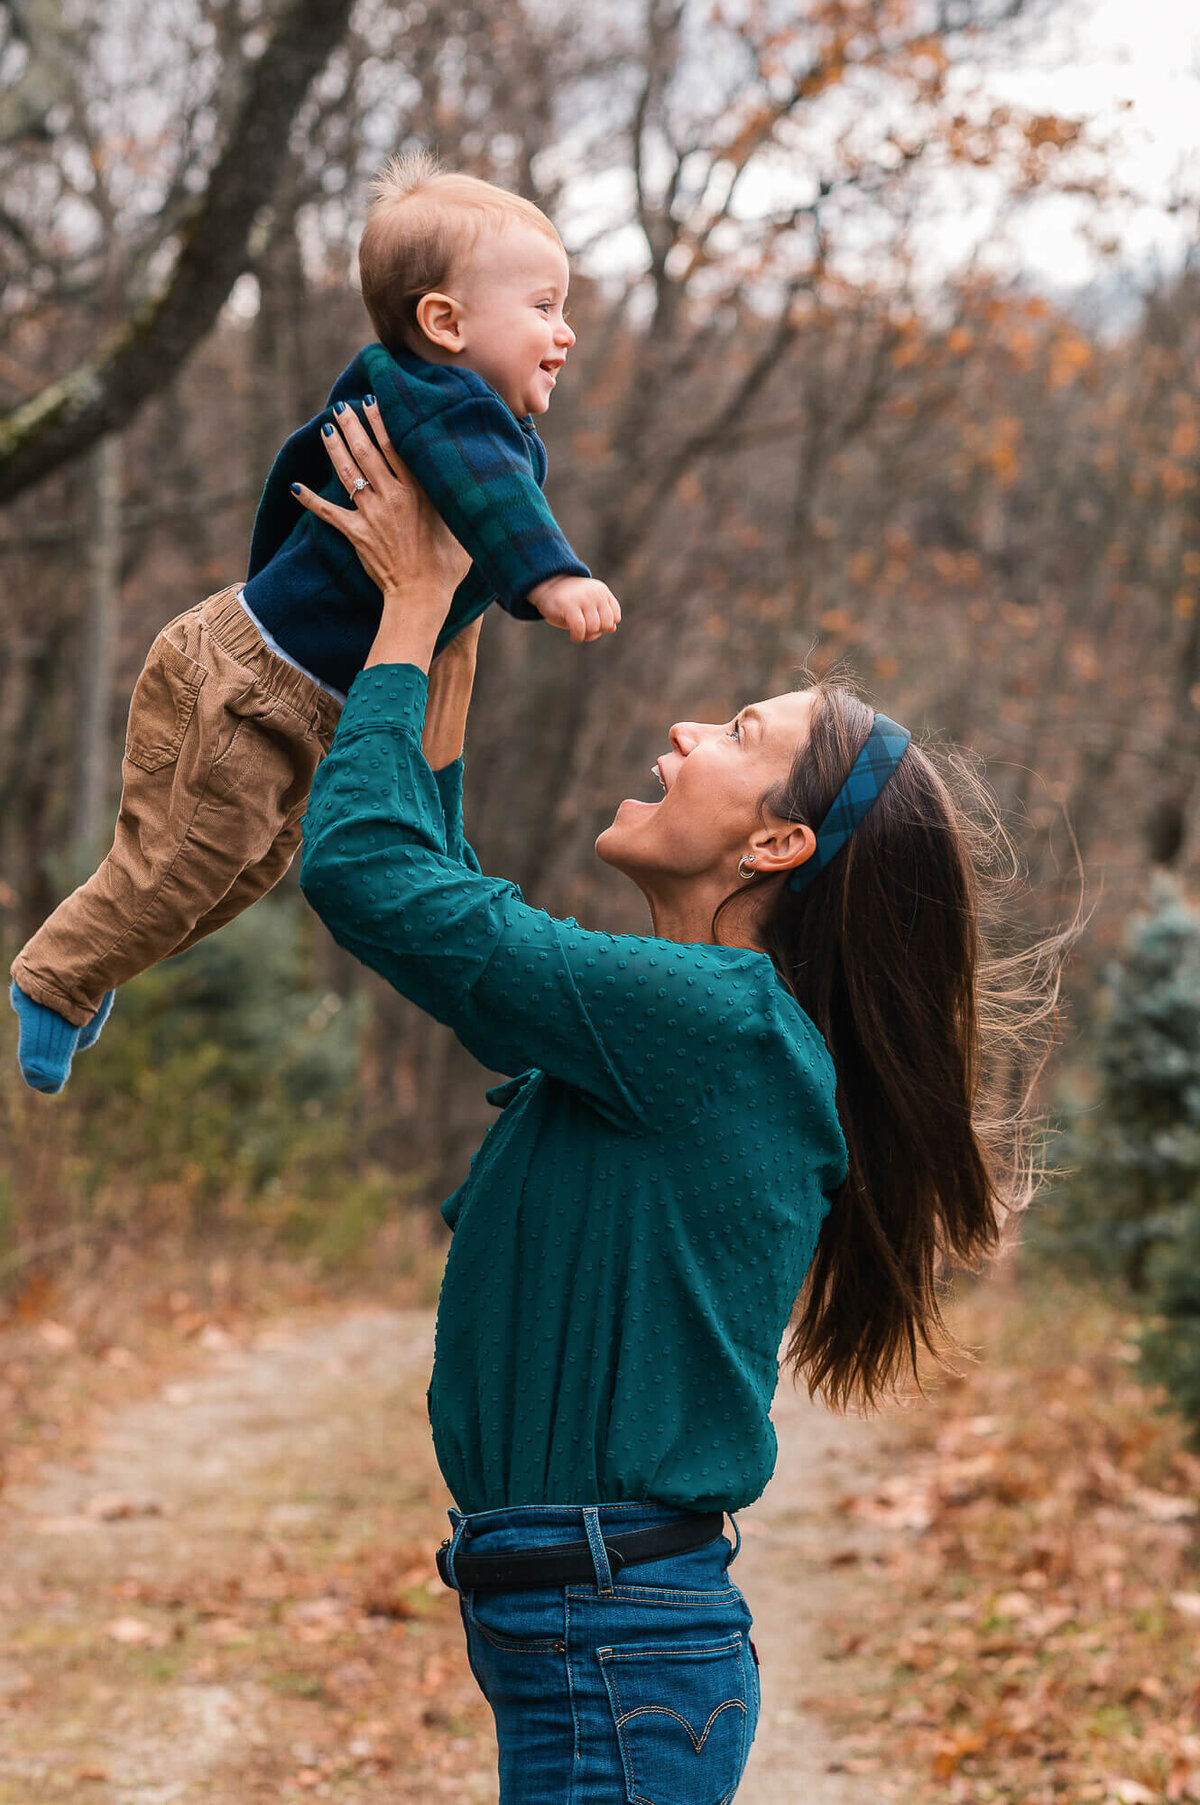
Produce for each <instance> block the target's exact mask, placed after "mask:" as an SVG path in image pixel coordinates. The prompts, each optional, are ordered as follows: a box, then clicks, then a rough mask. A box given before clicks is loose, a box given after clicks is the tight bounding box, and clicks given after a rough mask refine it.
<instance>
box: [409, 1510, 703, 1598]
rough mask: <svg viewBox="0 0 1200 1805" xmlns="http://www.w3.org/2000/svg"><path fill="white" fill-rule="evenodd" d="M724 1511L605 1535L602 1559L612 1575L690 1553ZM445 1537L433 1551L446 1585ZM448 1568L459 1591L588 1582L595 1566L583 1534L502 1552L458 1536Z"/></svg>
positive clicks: (593, 1579) (593, 1576)
mask: <svg viewBox="0 0 1200 1805" xmlns="http://www.w3.org/2000/svg"><path fill="white" fill-rule="evenodd" d="M724 1523H725V1513H724V1512H723V1511H719V1510H713V1511H707V1512H706V1513H705V1514H704V1515H703V1516H701V1515H699V1514H697V1513H694V1512H693V1513H689V1515H688V1516H686V1517H681V1518H680V1519H679V1521H678V1522H675V1523H656V1524H655V1525H654V1527H653V1528H652V1529H631V1530H628V1531H627V1532H626V1534H624V1535H615V1536H605V1537H604V1546H605V1548H606V1549H607V1550H608V1564H609V1567H610V1568H611V1570H612V1576H613V1578H614V1579H615V1578H616V1577H617V1574H618V1573H619V1572H620V1571H621V1569H622V1567H632V1566H634V1565H635V1564H636V1563H637V1562H638V1561H652V1560H657V1559H658V1557H659V1556H660V1555H664V1554H690V1553H691V1552H692V1550H693V1549H694V1548H703V1547H704V1545H705V1544H706V1543H707V1542H711V1541H713V1540H714V1539H715V1538H716V1537H717V1536H719V1535H720V1533H721V1530H722V1528H723V1526H724ZM449 1546H450V1538H449V1537H447V1539H446V1540H445V1541H444V1542H443V1543H442V1545H441V1547H440V1548H439V1549H438V1551H437V1565H438V1572H439V1573H440V1574H441V1576H442V1578H443V1580H444V1581H445V1582H446V1584H447V1585H448V1586H449V1585H452V1584H453V1581H452V1580H451V1578H450V1574H449V1571H448V1569H447V1567H446V1550H447V1549H448V1548H449ZM454 1573H455V1577H456V1578H457V1580H458V1586H457V1588H456V1589H457V1590H458V1591H461V1592H520V1591H525V1590H528V1589H530V1588H532V1587H534V1586H574V1585H594V1584H595V1582H596V1569H595V1567H594V1565H593V1563H592V1553H591V1549H590V1548H589V1546H588V1542H587V1538H586V1536H585V1537H584V1538H583V1540H582V1541H578V1542H547V1543H546V1545H545V1547H543V1548H518V1549H511V1550H509V1551H507V1552H506V1553H503V1554H471V1553H470V1552H469V1550H468V1549H467V1548H466V1547H465V1546H464V1543H463V1542H462V1541H460V1542H459V1545H458V1553H457V1554H456V1555H455V1557H454Z"/></svg>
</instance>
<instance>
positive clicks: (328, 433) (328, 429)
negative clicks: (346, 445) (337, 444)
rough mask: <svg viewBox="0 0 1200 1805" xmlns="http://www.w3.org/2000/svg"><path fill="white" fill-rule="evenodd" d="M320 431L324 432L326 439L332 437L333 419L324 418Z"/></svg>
mask: <svg viewBox="0 0 1200 1805" xmlns="http://www.w3.org/2000/svg"><path fill="white" fill-rule="evenodd" d="M321 431H322V432H323V433H324V434H325V437H326V438H327V439H332V437H333V421H332V420H326V422H325V424H324V426H323V427H322V428H321Z"/></svg>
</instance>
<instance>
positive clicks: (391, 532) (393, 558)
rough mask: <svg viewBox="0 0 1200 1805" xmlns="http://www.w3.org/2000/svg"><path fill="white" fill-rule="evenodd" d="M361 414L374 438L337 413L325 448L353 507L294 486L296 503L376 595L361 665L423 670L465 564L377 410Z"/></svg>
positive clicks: (350, 415)
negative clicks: (340, 545) (379, 604)
mask: <svg viewBox="0 0 1200 1805" xmlns="http://www.w3.org/2000/svg"><path fill="white" fill-rule="evenodd" d="M364 411H365V413H366V416H367V419H368V421H369V423H370V426H371V432H372V433H374V435H375V440H376V441H377V443H373V442H372V439H371V435H370V434H369V433H368V432H367V431H366V430H365V429H364V427H363V426H362V424H361V422H360V421H359V419H358V417H357V415H356V414H355V412H354V409H353V408H352V407H348V406H343V407H342V408H341V410H340V411H339V412H338V416H337V421H336V426H337V428H338V429H339V430H335V429H334V427H333V426H332V425H331V426H327V427H326V428H325V429H324V431H325V444H326V447H327V449H328V451H329V456H330V460H331V462H332V464H333V467H334V469H335V470H336V471H337V473H338V475H339V477H340V478H341V480H342V483H343V485H344V487H345V489H346V493H347V494H348V495H350V496H351V497H352V499H353V502H354V507H353V508H352V509H350V508H341V507H338V506H336V504H335V503H333V502H330V501H326V500H325V499H324V498H323V497H322V496H320V495H317V494H314V492H313V491H312V490H311V489H308V488H306V487H305V486H304V484H302V483H297V484H295V485H294V493H295V495H296V499H297V500H298V501H299V502H300V503H301V505H302V506H303V507H306V508H307V509H308V510H309V512H310V513H312V514H315V515H316V516H317V519H318V520H323V521H325V523H326V525H328V526H331V527H333V528H334V529H335V530H336V531H337V532H339V533H341V534H342V535H343V537H344V538H346V539H348V540H349V541H350V543H351V545H352V546H353V547H354V549H355V551H356V552H357V553H358V556H359V559H360V561H361V563H362V566H363V569H364V570H365V571H366V573H367V575H368V576H369V577H370V578H371V580H372V582H374V583H376V584H377V585H378V587H379V588H380V589H381V590H382V592H383V618H382V620H381V621H380V623H379V632H378V634H377V635H376V638H375V643H374V645H373V646H372V647H371V650H370V653H369V654H368V656H367V660H366V662H367V664H368V665H372V664H417V665H419V666H420V667H421V669H422V670H425V671H428V669H429V661H430V658H431V657H432V655H433V648H434V645H435V644H436V641H437V636H438V634H439V632H440V631H441V629H442V625H443V623H444V621H445V619H446V615H447V613H448V612H449V608H450V602H451V599H452V598H453V595H454V591H455V589H456V588H457V587H458V585H459V583H461V581H462V579H463V577H465V576H466V574H467V571H468V570H469V569H470V565H471V560H470V558H469V557H468V556H467V554H466V552H464V551H463V549H462V547H461V545H459V543H458V541H457V539H455V537H454V535H453V534H452V533H451V531H450V529H449V527H448V526H446V524H445V522H444V521H443V520H442V518H441V516H440V515H439V514H438V512H437V510H436V508H435V507H434V506H433V503H432V502H431V501H430V500H429V497H428V496H427V495H426V493H425V491H424V490H423V489H422V488H421V486H420V484H419V483H418V482H417V481H416V480H415V478H414V477H413V476H412V474H411V472H410V471H409V470H407V469H406V468H405V466H404V464H402V463H401V461H400V458H399V457H398V455H397V453H396V450H395V447H394V446H393V444H392V442H391V440H390V438H389V437H388V432H387V428H386V427H385V425H384V423H383V419H382V416H381V415H380V412H379V407H378V404H377V403H376V402H375V400H374V399H373V398H372V399H371V400H369V401H367V402H366V403H364Z"/></svg>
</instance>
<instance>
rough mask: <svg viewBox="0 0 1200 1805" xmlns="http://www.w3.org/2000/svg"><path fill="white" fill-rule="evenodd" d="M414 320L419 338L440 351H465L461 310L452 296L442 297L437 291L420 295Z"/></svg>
mask: <svg viewBox="0 0 1200 1805" xmlns="http://www.w3.org/2000/svg"><path fill="white" fill-rule="evenodd" d="M416 319H417V329H418V331H419V332H420V333H421V336H422V337H423V338H426V339H428V341H429V343H430V344H431V345H436V346H437V347H438V349H439V350H440V351H462V350H464V349H465V346H466V340H465V339H464V337H463V321H462V308H461V307H460V306H459V304H458V302H457V301H456V300H455V299H454V297H453V296H452V295H444V294H442V293H441V292H440V290H438V289H434V290H433V291H432V293H430V294H427V295H422V296H421V299H420V300H419V301H418V302H417V310H416Z"/></svg>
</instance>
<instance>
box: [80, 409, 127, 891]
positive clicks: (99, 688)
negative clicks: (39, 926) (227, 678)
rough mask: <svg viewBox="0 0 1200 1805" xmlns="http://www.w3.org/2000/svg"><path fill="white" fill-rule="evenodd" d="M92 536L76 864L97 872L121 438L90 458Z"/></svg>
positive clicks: (113, 636)
mask: <svg viewBox="0 0 1200 1805" xmlns="http://www.w3.org/2000/svg"><path fill="white" fill-rule="evenodd" d="M89 464H90V470H91V476H92V485H93V488H92V494H93V510H92V536H91V543H90V545H89V547H88V585H87V605H86V608H87V611H86V614H85V616H84V635H83V648H82V650H83V661H82V669H81V671H80V683H79V762H78V777H77V787H76V792H75V821H74V829H73V833H72V841H73V845H74V857H75V863H76V865H77V866H78V868H79V871H80V873H81V874H82V875H84V876H86V874H87V873H88V872H89V871H91V869H92V867H93V866H94V865H95V863H96V857H97V854H98V853H99V851H100V850H101V847H100V842H101V839H102V837H103V834H104V830H105V827H106V826H107V822H108V803H109V778H110V771H111V750H110V745H109V730H110V727H111V724H112V701H113V679H114V675H115V672H116V663H117V644H118V639H119V633H120V619H121V441H120V439H119V438H118V437H117V436H116V434H113V435H112V436H111V437H109V438H107V439H102V440H101V441H100V443H99V445H98V446H97V447H96V449H95V451H93V452H92V454H91V457H90V459H89Z"/></svg>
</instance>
